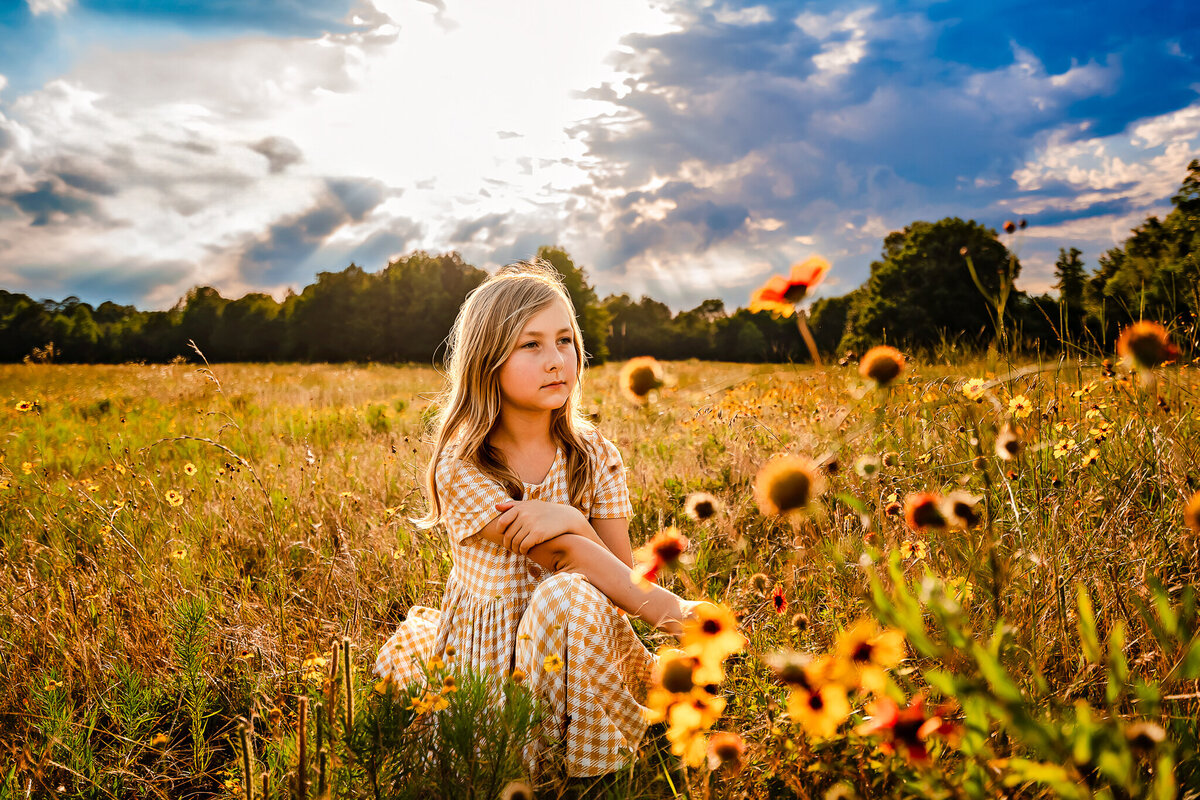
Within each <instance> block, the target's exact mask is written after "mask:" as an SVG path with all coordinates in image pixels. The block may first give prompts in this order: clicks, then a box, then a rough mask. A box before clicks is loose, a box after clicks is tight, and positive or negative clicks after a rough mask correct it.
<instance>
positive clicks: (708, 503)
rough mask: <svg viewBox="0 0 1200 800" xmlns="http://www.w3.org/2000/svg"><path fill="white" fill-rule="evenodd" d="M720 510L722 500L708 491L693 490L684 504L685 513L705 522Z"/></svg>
mask: <svg viewBox="0 0 1200 800" xmlns="http://www.w3.org/2000/svg"><path fill="white" fill-rule="evenodd" d="M720 510H721V503H720V501H718V500H717V498H715V497H713V496H712V495H711V494H709V493H708V492H692V493H691V494H689V495H688V496H687V500H685V501H684V504H683V511H684V513H685V514H687V515H688V516H689V517H691V518H692V519H694V520H696V521H697V522H703V521H704V520H706V519H708V518H710V517H712V516H713V515H714V514H716V513H717V512H718V511H720Z"/></svg>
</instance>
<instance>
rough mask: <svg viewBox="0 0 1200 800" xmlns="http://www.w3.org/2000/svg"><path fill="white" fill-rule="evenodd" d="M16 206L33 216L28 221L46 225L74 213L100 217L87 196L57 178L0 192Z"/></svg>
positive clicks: (31, 223) (73, 215) (74, 214)
mask: <svg viewBox="0 0 1200 800" xmlns="http://www.w3.org/2000/svg"><path fill="white" fill-rule="evenodd" d="M0 197H2V198H4V199H6V200H8V201H10V202H11V203H13V204H14V205H15V206H16V207H17V208H19V209H21V210H22V211H24V212H25V213H26V214H28V215H29V216H31V217H33V219H32V220H30V223H29V224H30V225H34V226H42V225H49V224H50V223H51V222H55V221H60V220H62V219H64V218H66V219H69V218H71V217H76V216H88V217H92V218H95V219H101V218H102V215H101V214H100V212H99V209H98V208H97V207H96V204H95V202H93V201H92V200H91V199H90V198H88V197H82V196H80V194H79V193H77V192H73V191H71V190H70V189H69V187H66V186H64V185H62V184H61V183H59V182H55V181H52V180H43V181H39V182H38V183H37V184H36V185H35V186H34V188H32V189H25V190H18V191H12V192H7V193H4V194H0Z"/></svg>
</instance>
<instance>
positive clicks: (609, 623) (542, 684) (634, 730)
mask: <svg viewBox="0 0 1200 800" xmlns="http://www.w3.org/2000/svg"><path fill="white" fill-rule="evenodd" d="M516 665H517V667H518V668H519V669H521V670H523V671H524V672H525V673H526V675H527V676H528V677H527V680H528V682H529V687H530V689H532V690H533V691H534V692H535V693H536V694H537V696H538V697H540V698H541V699H542V700H543V702H545V703H546V706H547V714H548V718H547V720H546V724H545V728H544V732H545V733H546V734H548V735H549V736H550V737H551V738H554V739H559V740H561V741H562V742H563V744H564V745H565V748H564V756H565V761H566V772H567V775H568V776H570V777H581V776H595V775H603V774H605V773H609V772H613V771H616V770H618V769H621V768H622V767H624V766H625V765H626V764H627V763H628V762H629V760H630V758H631V757H632V756H633V753H634V752H635V751H636V749H637V746H638V744H639V742H640V741H641V738H642V735H643V734H644V733H645V732H646V721H645V718H644V717H643V716H642V706H641V704H640V702H639V701H640V700H642V699H644V698H645V690H646V686H647V684H648V683H649V680H650V673H651V671H652V669H653V667H654V656H653V655H652V654H651V653H649V652H648V651H647V650H646V648H645V647H644V646H643V645H642V643H641V642H640V641H639V640H638V638H637V635H636V634H635V633H634V631H633V628H632V627H631V626H630V624H629V620H628V619H626V618H625V617H623V616H621V615H620V613H619V612H618V611H617V609H616V608H615V607H614V606H613V605H612V604H611V603H610V602H609V601H608V598H606V597H605V596H604V595H603V594H602V593H601V592H600V591H599V590H598V589H596V587H594V586H592V585H591V584H590V583H589V582H588V580H587V579H586V578H585V577H583V576H582V575H579V574H575V573H566V572H562V573H556V574H554V575H551V576H549V577H548V578H546V579H545V580H543V581H542V582H541V583H539V584H538V586H537V589H535V590H534V593H533V596H532V598H530V601H529V606H528V608H527V609H526V611H525V615H524V617H522V619H521V624H520V627H519V629H518V639H517V654H516ZM532 747H533V749H532V750H531V752H529V753H527V754H526V757H527V760H528V762H529V766H530V769H531V772H536V771H538V769H537V768H538V764H537V762H538V760H539V758H540V757H541V756H542V755H543V754H541V753H539V752H538V750H537V745H536V744H535V745H533V746H532Z"/></svg>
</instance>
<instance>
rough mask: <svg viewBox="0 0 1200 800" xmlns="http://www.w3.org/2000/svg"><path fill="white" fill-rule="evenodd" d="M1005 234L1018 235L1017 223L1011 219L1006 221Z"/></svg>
mask: <svg viewBox="0 0 1200 800" xmlns="http://www.w3.org/2000/svg"><path fill="white" fill-rule="evenodd" d="M1004 232H1005V233H1016V232H1017V223H1015V222H1013V221H1012V220H1011V219H1009V220H1005V221H1004Z"/></svg>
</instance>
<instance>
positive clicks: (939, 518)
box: [904, 492, 946, 531]
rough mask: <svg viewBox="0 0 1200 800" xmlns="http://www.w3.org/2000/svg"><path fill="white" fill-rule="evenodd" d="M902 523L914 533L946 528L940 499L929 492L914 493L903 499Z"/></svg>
mask: <svg viewBox="0 0 1200 800" xmlns="http://www.w3.org/2000/svg"><path fill="white" fill-rule="evenodd" d="M904 521H905V522H906V523H908V527H910V528H912V529H913V530H914V531H920V530H924V529H926V528H944V527H946V517H945V515H943V514H942V503H941V498H939V497H938V496H937V495H936V494H931V493H930V492H914V493H912V494H910V495H908V496H907V497H905V498H904Z"/></svg>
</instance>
